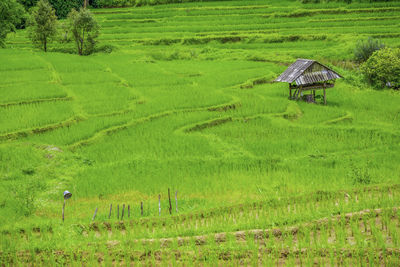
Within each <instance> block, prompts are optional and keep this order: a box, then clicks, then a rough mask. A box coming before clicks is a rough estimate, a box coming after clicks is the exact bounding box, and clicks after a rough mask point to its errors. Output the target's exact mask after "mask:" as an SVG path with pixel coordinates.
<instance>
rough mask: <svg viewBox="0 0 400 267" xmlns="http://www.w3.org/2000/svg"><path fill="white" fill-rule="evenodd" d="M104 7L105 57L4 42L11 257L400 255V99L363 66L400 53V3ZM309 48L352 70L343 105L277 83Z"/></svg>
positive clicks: (4, 244) (338, 96)
mask: <svg viewBox="0 0 400 267" xmlns="http://www.w3.org/2000/svg"><path fill="white" fill-rule="evenodd" d="M92 13H93V14H95V18H96V19H97V21H98V22H99V23H100V26H101V30H100V33H101V34H100V37H99V46H98V47H99V51H98V52H96V53H94V54H93V55H90V56H78V55H76V54H74V53H75V50H76V49H75V47H74V43H70V44H58V43H51V44H49V46H48V52H47V53H44V52H42V51H40V50H38V49H36V48H34V47H33V46H32V44H31V42H30V40H29V39H28V35H27V31H26V30H18V31H17V32H16V33H13V34H9V35H8V37H7V39H6V45H7V48H5V49H0V62H1V64H0V231H1V236H0V245H1V247H0V262H2V263H5V265H8V264H9V265H17V264H18V263H20V264H23V265H25V264H27V263H33V264H39V265H41V264H43V265H54V264H56V263H57V264H71V265H81V264H85V263H86V264H88V265H93V264H98V263H100V264H104V265H105V266H108V265H112V264H123V265H128V264H131V263H133V264H139V265H140V264H147V265H162V266H164V265H193V264H194V265H202V264H205V265H238V264H244V265H261V266H268V265H271V264H276V265H311V264H317V265H337V264H338V265H343V266H346V265H352V264H354V265H355V264H357V265H359V264H366V263H367V264H372V265H373V264H383V265H392V266H393V265H398V264H400V262H399V255H400V251H399V249H398V248H399V242H400V239H399V236H400V230H399V227H398V226H399V216H400V213H399V210H398V208H397V207H398V206H399V203H400V202H399V200H400V164H399V163H400V153H399V152H400V105H399V104H400V94H399V91H396V90H392V89H387V88H384V89H381V90H377V89H376V88H375V89H373V88H372V87H370V86H369V85H368V84H367V83H366V82H365V81H364V79H363V77H362V76H361V74H360V72H359V71H358V65H357V64H356V63H354V61H353V57H354V49H355V46H356V43H357V41H358V40H364V39H366V38H368V37H374V38H377V39H379V40H381V41H382V42H383V43H385V45H386V46H388V47H400V41H399V40H400V27H399V26H400V2H396V1H391V2H376V3H369V2H362V3H358V2H357V3H352V4H345V3H343V2H330V3H321V4H302V3H300V2H298V1H289V0H281V1H277V0H269V1H265V0H264V1H259V0H254V1H250V0H244V1H221V2H197V3H179V4H168V5H156V6H143V7H130V8H109V9H92ZM297 58H308V59H314V60H318V61H319V62H321V63H322V64H325V65H327V66H329V67H331V68H332V69H333V70H335V71H336V72H338V73H340V74H341V75H342V76H343V77H344V78H343V79H339V80H337V81H336V84H335V87H334V88H331V89H328V90H327V105H323V101H322V99H321V97H320V96H319V97H318V98H317V104H309V103H306V102H304V101H293V100H289V99H288V96H289V90H288V85H287V84H285V83H273V82H272V81H273V80H274V79H275V78H276V77H277V76H279V74H280V73H282V72H283V71H284V70H285V69H286V68H287V67H288V66H289V65H290V64H291V63H293V62H294V61H295V60H296V59H297ZM168 189H170V190H171V198H172V215H170V214H169V211H168V208H169V201H168ZM64 190H69V191H70V192H72V198H71V199H69V200H68V201H67V203H66V208H65V222H64V223H63V222H62V219H61V211H62V205H63V198H62V193H63V191H64ZM176 191H177V197H178V212H177V211H176V209H175V198H174V197H175V192H176ZM159 195H161V215H159V209H158V196H159ZM141 202H142V203H143V214H141V210H140V204H141ZM110 204H112V205H113V210H112V214H111V218H109V208H110ZM117 205H118V206H119V210H118V216H119V217H118V218H117ZM123 205H124V206H125V209H124V212H125V214H124V217H123V218H121V215H122V207H123ZM128 205H129V207H130V212H129V217H128V211H127V207H128ZM96 208H97V209H98V212H97V214H96V218H95V220H94V222H92V217H93V214H94V212H95V210H96ZM363 266H364V265H363Z"/></svg>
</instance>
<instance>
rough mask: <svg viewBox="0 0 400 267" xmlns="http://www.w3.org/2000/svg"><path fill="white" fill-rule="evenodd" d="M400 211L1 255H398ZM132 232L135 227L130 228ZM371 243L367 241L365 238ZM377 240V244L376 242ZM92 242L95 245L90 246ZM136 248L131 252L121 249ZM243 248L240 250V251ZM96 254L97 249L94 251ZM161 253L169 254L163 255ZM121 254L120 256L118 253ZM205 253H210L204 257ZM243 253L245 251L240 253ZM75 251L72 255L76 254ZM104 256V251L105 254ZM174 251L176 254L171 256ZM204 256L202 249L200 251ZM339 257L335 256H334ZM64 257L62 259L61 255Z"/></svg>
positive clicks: (223, 257) (136, 259)
mask: <svg viewBox="0 0 400 267" xmlns="http://www.w3.org/2000/svg"><path fill="white" fill-rule="evenodd" d="M398 224H399V215H398V209H397V208H390V209H377V210H372V211H369V210H366V211H361V212H357V213H351V214H346V215H345V216H336V217H333V218H326V219H321V220H318V221H314V222H311V223H307V224H303V225H299V226H295V227H288V228H285V229H277V228H275V229H271V230H250V231H239V232H234V233H219V234H213V235H205V236H194V237H188V238H187V237H179V238H176V239H168V238H167V239H159V240H156V239H146V240H134V239H127V240H126V241H123V242H120V241H115V240H114V241H112V240H110V241H107V242H106V243H103V244H102V243H101V242H102V241H95V242H93V243H90V244H89V249H88V250H85V249H84V250H73V251H74V252H72V251H71V252H69V250H68V251H66V250H42V249H34V250H27V251H26V252H22V251H21V252H16V251H5V252H3V253H2V254H1V255H0V257H1V258H2V259H3V261H4V262H10V261H18V262H24V261H32V257H33V258H37V259H41V258H42V256H44V255H49V254H50V255H53V256H56V257H59V256H60V257H61V258H63V260H67V261H70V260H73V259H75V260H83V259H84V258H85V260H87V258H86V257H87V256H89V257H90V256H91V257H96V259H97V260H99V261H100V262H102V261H104V257H107V256H106V255H108V256H109V257H111V258H113V260H114V261H115V260H117V258H120V259H121V256H122V258H124V259H125V261H126V260H127V259H129V261H131V262H142V261H143V260H145V259H146V258H147V257H148V256H151V254H153V253H155V254H156V255H157V254H158V256H156V258H157V261H158V262H164V261H165V260H167V262H169V261H170V260H171V258H172V257H174V256H175V259H176V260H178V262H179V261H180V260H182V255H185V254H187V253H189V254H192V255H193V254H196V251H197V253H198V252H200V251H201V252H200V253H201V255H202V256H200V257H199V258H197V257H196V258H197V259H196V260H200V261H202V260H205V261H208V260H209V259H208V260H207V258H208V257H209V256H210V255H211V254H212V253H216V255H219V256H218V258H219V259H221V260H223V261H231V260H238V259H240V258H242V259H243V258H248V257H249V256H250V255H251V254H252V251H253V252H254V251H258V253H257V255H258V256H256V255H253V256H255V257H257V258H259V257H260V255H265V254H269V255H271V258H272V259H275V260H278V259H284V260H287V259H289V258H290V257H294V258H297V259H298V260H301V259H303V260H304V256H305V255H307V254H309V256H311V257H313V258H314V257H323V258H329V257H331V260H332V259H333V258H336V257H340V258H341V257H345V258H352V257H355V256H356V255H364V254H366V253H368V252H370V253H374V254H375V253H378V254H379V255H380V256H379V259H380V260H385V259H382V257H388V258H390V255H393V256H397V257H398V255H399V253H400V251H399V250H398V249H397V247H398V244H399V242H400V240H399V234H400V232H399V230H398ZM127 235H129V232H127ZM366 240H367V241H368V243H365V241H366ZM371 245H373V246H374V247H372V248H371V247H370V246H371ZM90 247H91V248H92V249H90ZM123 251H125V253H126V251H130V253H129V257H128V258H126V256H127V255H123V254H124V253H123V254H122V255H121V254H120V253H121V252H123ZM237 253H238V254H237ZM91 254H92V255H91ZM160 254H163V255H164V256H162V257H160ZM118 255H119V256H118ZM203 255H208V256H205V257H203ZM240 255H242V256H240ZM71 256H72V258H71ZM99 256H100V257H99ZM171 256H172V257H171ZM197 256H199V255H197ZM332 257H333V258H332ZM58 260H61V259H58Z"/></svg>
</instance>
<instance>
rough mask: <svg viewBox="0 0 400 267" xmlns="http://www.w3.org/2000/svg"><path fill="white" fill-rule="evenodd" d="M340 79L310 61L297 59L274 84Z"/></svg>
mask: <svg viewBox="0 0 400 267" xmlns="http://www.w3.org/2000/svg"><path fill="white" fill-rule="evenodd" d="M339 78H342V76H340V74H338V73H337V72H335V71H333V70H331V69H330V68H328V67H326V66H324V65H322V64H321V63H319V62H317V61H315V60H311V59H297V60H296V62H294V63H293V64H292V65H290V66H289V67H288V68H287V69H286V70H285V72H284V73H282V74H281V75H280V76H279V77H278V78H276V79H275V82H287V83H292V82H296V84H297V85H306V84H313V83H317V82H324V81H329V80H334V79H339Z"/></svg>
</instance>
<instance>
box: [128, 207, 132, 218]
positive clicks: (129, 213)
mask: <svg viewBox="0 0 400 267" xmlns="http://www.w3.org/2000/svg"><path fill="white" fill-rule="evenodd" d="M130 217H131V206H130V205H128V218H130Z"/></svg>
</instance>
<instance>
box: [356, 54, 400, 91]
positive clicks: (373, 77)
mask: <svg viewBox="0 0 400 267" xmlns="http://www.w3.org/2000/svg"><path fill="white" fill-rule="evenodd" d="M361 71H362V72H363V73H364V75H365V77H366V78H367V79H368V81H369V82H370V83H371V84H372V85H374V86H377V87H379V88H383V87H385V86H389V87H394V88H399V87H400V48H385V49H381V50H379V51H375V52H374V53H373V54H372V56H371V57H370V58H369V59H368V60H367V61H366V62H365V63H363V64H362V65H361Z"/></svg>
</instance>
